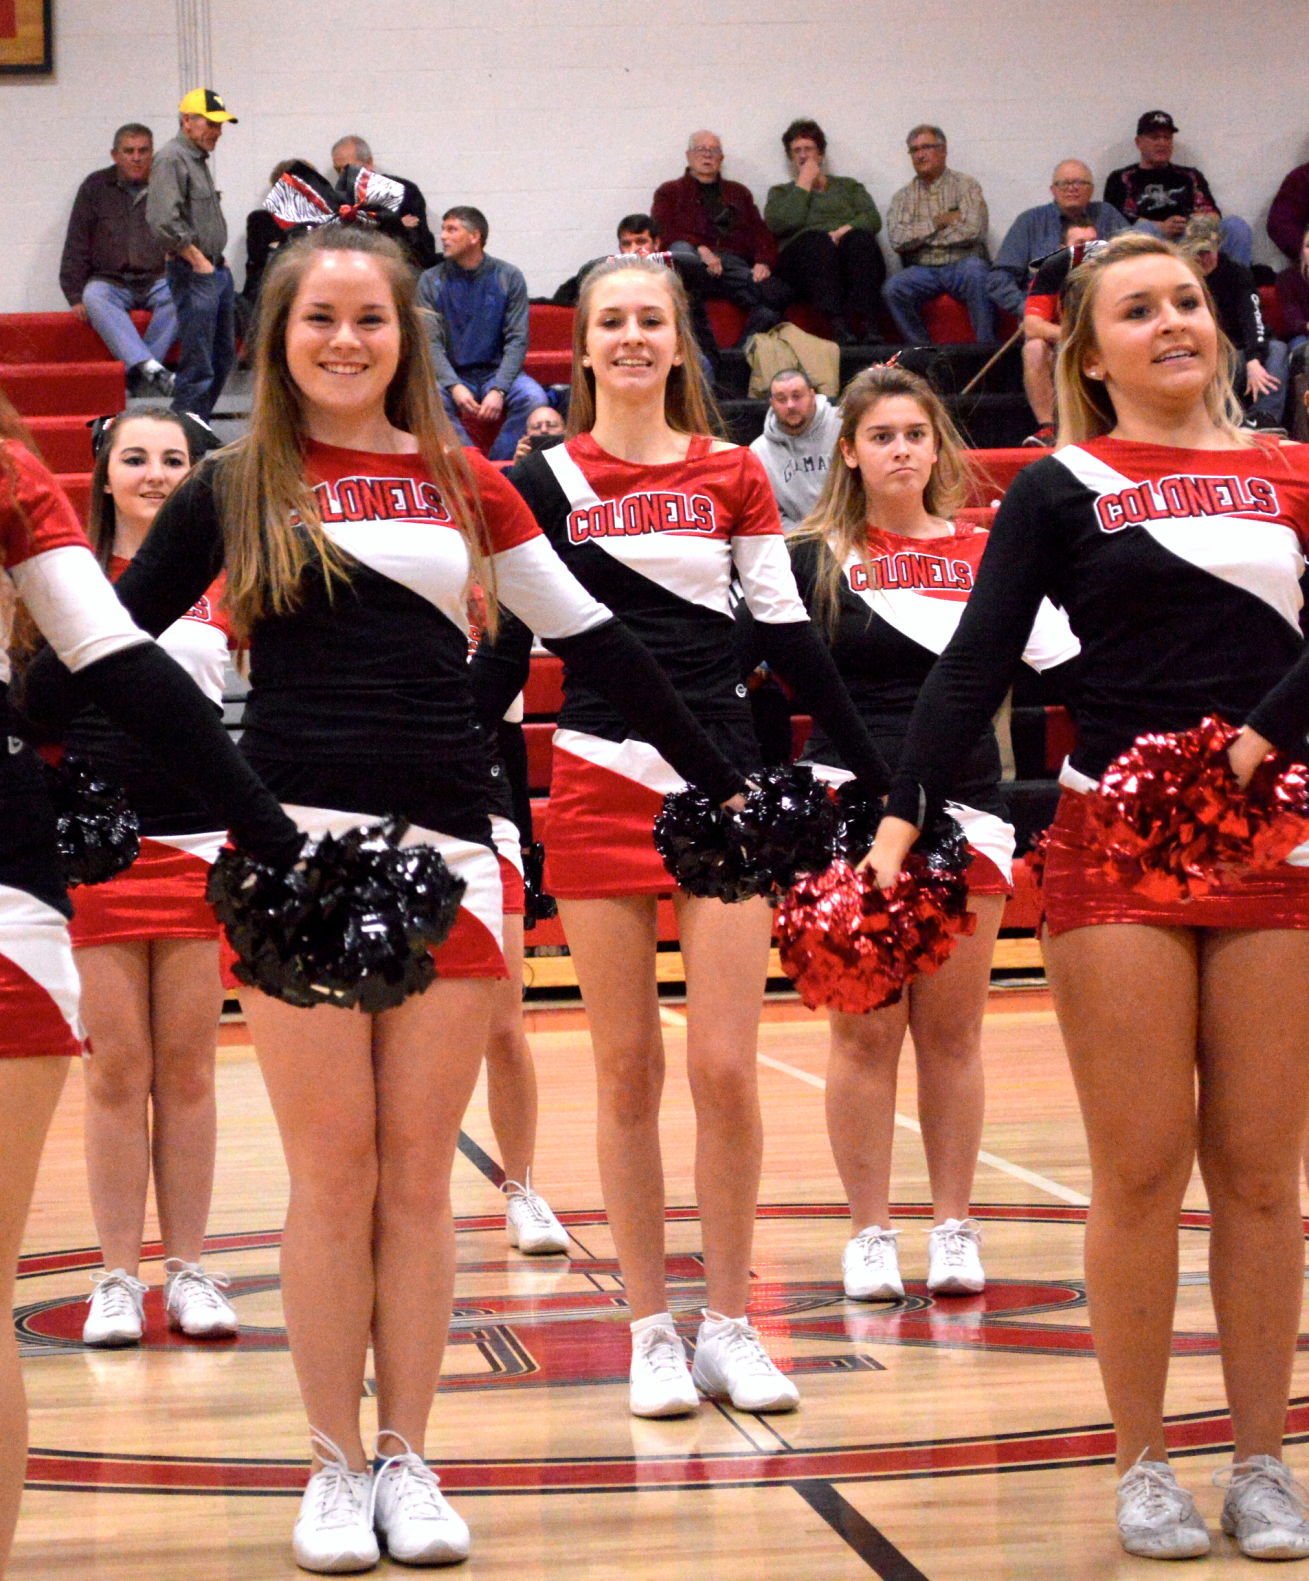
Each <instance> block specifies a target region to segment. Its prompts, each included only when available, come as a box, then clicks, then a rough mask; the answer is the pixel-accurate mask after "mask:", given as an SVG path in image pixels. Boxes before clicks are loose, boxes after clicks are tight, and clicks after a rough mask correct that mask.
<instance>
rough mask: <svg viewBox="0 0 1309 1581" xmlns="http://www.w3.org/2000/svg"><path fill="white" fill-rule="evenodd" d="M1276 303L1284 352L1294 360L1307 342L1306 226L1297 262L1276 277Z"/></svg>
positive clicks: (1308, 227)
mask: <svg viewBox="0 0 1309 1581" xmlns="http://www.w3.org/2000/svg"><path fill="white" fill-rule="evenodd" d="M1277 302H1278V306H1279V307H1280V308H1281V310H1282V317H1283V318H1284V319H1285V320H1286V331H1287V334H1288V335H1289V336H1290V340H1289V341H1288V343H1287V349H1288V351H1289V352H1290V354H1291V356H1293V357H1294V356H1295V355H1296V353H1297V352H1298V351H1299V350H1300V348H1301V347H1302V346H1303V345H1305V343H1306V341H1309V222H1306V224H1305V227H1304V229H1303V230H1302V231H1301V233H1300V248H1299V252H1298V253H1297V255H1296V261H1295V262H1294V263H1293V264H1290V265H1288V266H1287V268H1285V269H1283V270H1282V272H1281V274H1279V275H1278V277H1277Z"/></svg>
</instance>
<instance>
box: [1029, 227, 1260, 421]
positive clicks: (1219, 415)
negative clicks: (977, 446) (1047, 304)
mask: <svg viewBox="0 0 1309 1581" xmlns="http://www.w3.org/2000/svg"><path fill="white" fill-rule="evenodd" d="M1137 258H1175V259H1176V260H1177V261H1178V263H1180V264H1182V265H1184V266H1185V267H1186V269H1187V270H1188V271H1189V272H1190V273H1191V274H1192V275H1193V276H1194V277H1195V283H1196V285H1197V286H1199V288H1200V290H1201V291H1202V292H1203V293H1204V300H1205V303H1206V305H1207V307H1208V309H1209V313H1210V316H1211V317H1212V318H1213V321H1214V328H1215V329H1216V331H1217V334H1218V360H1217V364H1216V366H1215V368H1214V374H1213V377H1212V378H1211V379H1210V381H1209V383H1208V385H1207V387H1206V388H1205V392H1204V406H1205V411H1206V412H1208V414H1209V417H1210V419H1211V421H1212V422H1213V424H1214V426H1215V427H1216V428H1218V429H1219V430H1220V431H1221V432H1222V433H1223V434H1224V435H1226V437H1227V438H1228V439H1229V440H1230V441H1231V443H1232V446H1233V447H1234V448H1235V447H1237V446H1241V445H1250V444H1253V443H1255V441H1254V439H1253V438H1252V437H1251V435H1250V434H1249V433H1248V432H1244V431H1243V430H1242V428H1241V420H1242V416H1243V413H1242V410H1241V403H1240V401H1238V400H1237V398H1236V392H1235V391H1234V390H1233V389H1232V376H1231V372H1230V370H1231V366H1232V343H1231V341H1230V340H1228V338H1227V336H1226V335H1225V334H1223V331H1222V326H1221V325H1220V324H1219V322H1218V311H1217V309H1216V308H1215V307H1214V299H1213V297H1212V296H1211V295H1210V293H1209V287H1208V285H1207V283H1206V281H1205V277H1204V273H1203V271H1202V270H1201V268H1200V266H1199V264H1198V263H1196V261H1195V259H1194V258H1189V257H1187V255H1186V254H1185V253H1183V252H1180V251H1179V250H1178V249H1177V248H1176V247H1174V246H1173V245H1172V243H1171V242H1167V241H1164V239H1163V238H1162V237H1160V236H1148V235H1146V234H1145V233H1143V232H1141V231H1124V232H1123V233H1121V234H1120V235H1118V236H1115V237H1114V238H1113V240H1112V241H1110V242H1107V243H1106V244H1105V246H1104V247H1102V248H1100V249H1098V250H1097V251H1096V252H1094V253H1092V254H1091V256H1090V257H1089V258H1085V259H1083V261H1082V262H1081V263H1080V264H1078V266H1077V268H1076V269H1074V270H1073V271H1072V273H1071V274H1070V275H1069V276H1068V288H1067V292H1066V295H1065V298H1064V306H1063V314H1062V318H1063V339H1062V340H1061V341H1060V343H1059V355H1058V357H1057V359H1056V361H1055V371H1054V384H1055V407H1056V410H1057V411H1058V420H1059V436H1058V441H1057V442H1058V443H1059V444H1060V445H1077V444H1081V443H1082V442H1083V441H1085V440H1087V439H1098V438H1099V437H1100V436H1101V435H1102V434H1107V433H1109V432H1110V430H1111V429H1113V428H1114V427H1115V425H1116V424H1117V422H1118V415H1117V413H1116V412H1115V411H1114V403H1113V399H1112V397H1111V396H1110V394H1109V391H1108V390H1107V389H1106V388H1105V382H1104V380H1103V379H1092V378H1091V377H1090V376H1089V375H1088V374H1087V372H1086V359H1087V357H1088V356H1089V355H1090V354H1091V353H1092V352H1095V351H1097V350H1098V349H1099V346H1098V344H1097V342H1096V338H1095V303H1096V298H1097V297H1098V296H1099V293H1100V285H1101V282H1102V281H1103V279H1104V273H1105V270H1106V269H1112V268H1113V266H1114V265H1115V264H1120V263H1129V262H1131V261H1132V260H1134V259H1137Z"/></svg>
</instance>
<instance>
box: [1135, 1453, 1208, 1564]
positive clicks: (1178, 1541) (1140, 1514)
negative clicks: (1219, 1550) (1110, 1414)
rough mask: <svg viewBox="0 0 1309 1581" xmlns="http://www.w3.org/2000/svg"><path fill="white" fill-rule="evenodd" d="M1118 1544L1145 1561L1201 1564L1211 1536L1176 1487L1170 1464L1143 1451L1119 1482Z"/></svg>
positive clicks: (1189, 1499)
mask: <svg viewBox="0 0 1309 1581" xmlns="http://www.w3.org/2000/svg"><path fill="white" fill-rule="evenodd" d="M1118 1541H1119V1542H1120V1543H1122V1545H1123V1547H1124V1548H1125V1549H1126V1550H1127V1552H1128V1553H1129V1554H1136V1555H1138V1557H1140V1558H1142V1559H1199V1558H1200V1557H1201V1556H1202V1555H1204V1554H1207V1553H1208V1552H1209V1533H1208V1532H1207V1531H1206V1530H1205V1524H1204V1522H1203V1521H1202V1520H1201V1519H1200V1512H1199V1511H1198V1510H1197V1509H1196V1507H1195V1500H1194V1499H1193V1498H1192V1497H1191V1495H1190V1494H1189V1493H1188V1492H1187V1491H1186V1489H1185V1488H1180V1487H1178V1485H1177V1478H1176V1477H1175V1476H1174V1475H1173V1469H1172V1467H1171V1466H1170V1465H1169V1464H1168V1462H1167V1461H1166V1460H1146V1459H1145V1457H1144V1452H1143V1453H1142V1456H1141V1458H1140V1459H1139V1460H1138V1461H1137V1462H1136V1464H1135V1465H1134V1466H1132V1467H1130V1468H1129V1469H1128V1470H1127V1471H1125V1472H1124V1473H1123V1475H1122V1476H1121V1477H1120V1478H1119V1481H1118Z"/></svg>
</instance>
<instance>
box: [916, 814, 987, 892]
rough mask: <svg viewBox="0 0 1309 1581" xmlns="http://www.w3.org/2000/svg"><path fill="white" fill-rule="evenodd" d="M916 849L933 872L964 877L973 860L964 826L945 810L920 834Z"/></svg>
mask: <svg viewBox="0 0 1309 1581" xmlns="http://www.w3.org/2000/svg"><path fill="white" fill-rule="evenodd" d="M914 851H915V852H916V853H917V855H919V856H921V857H922V859H923V862H924V864H925V866H926V867H927V869H928V870H929V871H930V872H933V873H949V874H956V875H958V876H960V877H962V876H963V874H964V873H965V872H967V870H968V868H969V866H970V865H971V864H972V860H973V853H972V852H971V851H970V850H969V849H968V841H967V839H966V838H965V835H964V831H963V828H962V826H961V825H960V824H958V823H956V822H955V820H954V819H953V818H951V817H950V815H949V813H944V812H943V813H942V814H941V815H940V817H939V818H937V819H936V820H935V821H934V822H933V823H931V824H929V825H928V826H927V828H926V829H924V830H923V832H922V834H920V835H919V836H918V838H917V840H915V842H914Z"/></svg>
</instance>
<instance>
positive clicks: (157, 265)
mask: <svg viewBox="0 0 1309 1581" xmlns="http://www.w3.org/2000/svg"><path fill="white" fill-rule="evenodd" d="M154 152H155V140H154V133H153V132H152V131H151V130H150V128H149V127H148V126H142V125H140V124H139V123H138V122H136V121H129V122H128V123H127V125H126V126H120V127H119V128H118V130H117V131H116V132H115V133H114V142H113V147H112V149H111V150H110V154H109V157H110V159H112V160H113V163H112V164H111V165H109V166H107V167H106V168H105V169H104V170H94V171H92V172H91V174H90V175H89V176H88V177H87V178H86V180H85V181H83V183H82V185H81V186H80V187H78V189H77V196H76V197H75V198H74V199H73V212H72V213H71V214H70V215H69V216H68V231H67V234H66V235H65V237H64V252H63V257H62V258H61V259H60V262H59V286H60V289H61V290H62V291H63V293H64V296H65V297H66V298H67V301H68V305H69V307H71V308H72V310H73V312H74V314H75V315H76V316H77V317H78V318H80V319H84V320H86V322H88V323H89V324H90V325H91V328H92V329H94V330H95V332H96V334H97V335H99V337H100V339H101V340H103V341H104V343H105V345H106V346H107V347H108V348H109V350H110V352H111V353H112V354H113V355H114V356H115V357H117V358H118V360H119V362H121V363H123V364H124V366H125V367H126V369H127V389H128V394H129V395H164V396H167V395H171V394H172V393H173V380H172V376H171V374H169V373H168V371H167V370H166V369H165V367H164V357H165V356H166V355H167V353H168V348H169V347H170V346H171V345H172V344H173V341H174V340H175V339H176V336H177V313H176V311H175V310H174V307H173V299H172V297H171V296H170V295H169V293H168V282H167V281H166V280H165V279H164V249H163V248H162V247H161V246H160V244H159V241H158V239H157V237H156V236H155V235H154V233H153V232H152V231H151V229H150V227H149V225H148V224H147V223H146V192H147V190H148V188H149V182H150V165H151V163H152V161H153V159H154ZM133 308H144V309H146V310H147V311H148V312H149V314H150V323H149V326H148V327H147V329H146V332H145V335H144V337H142V335H141V333H140V331H139V330H138V329H137V327H136V325H135V324H134V323H133V322H132V319H131V312H132V310H133Z"/></svg>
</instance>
